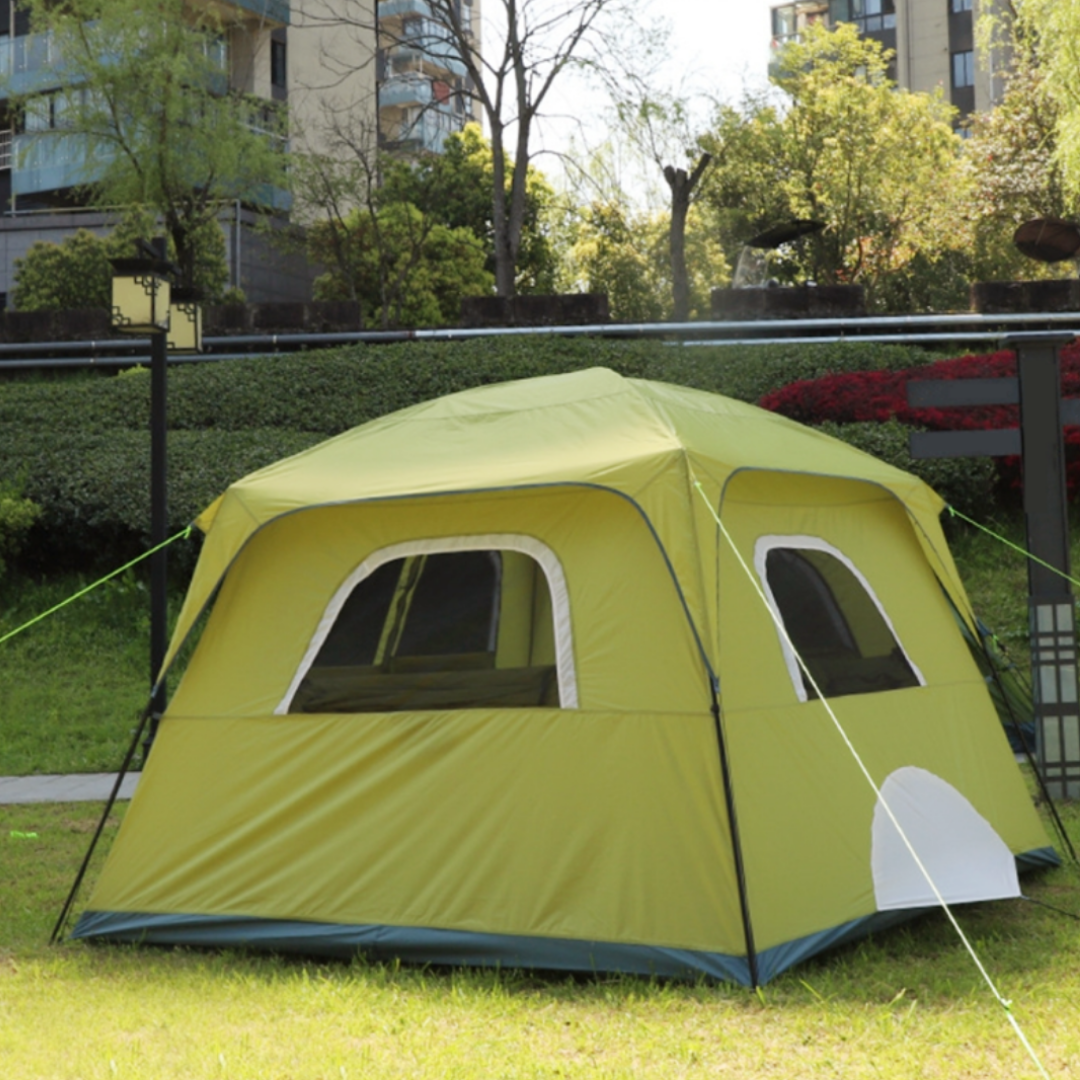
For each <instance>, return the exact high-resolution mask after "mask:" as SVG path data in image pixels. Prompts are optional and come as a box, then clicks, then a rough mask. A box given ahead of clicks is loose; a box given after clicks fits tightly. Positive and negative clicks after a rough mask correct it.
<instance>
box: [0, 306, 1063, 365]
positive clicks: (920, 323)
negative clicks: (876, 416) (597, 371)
mask: <svg viewBox="0 0 1080 1080" xmlns="http://www.w3.org/2000/svg"><path fill="white" fill-rule="evenodd" d="M1047 328H1056V329H1062V330H1066V331H1067V330H1075V331H1076V332H1077V333H1078V334H1080V311H1072V312H1054V313H1044V312H1026V313H1019V314H1013V315H905V316H870V317H865V318H843V319H784V320H769V321H765V320H762V321H747V322H687V323H598V324H593V325H587V326H516V327H481V328H465V327H439V328H434V329H421V330H358V331H350V332H339V333H289V334H240V335H228V336H213V337H206V338H204V339H203V352H202V353H199V354H196V355H187V356H175V357H170V358H169V361H170V363H174V364H179V363H207V362H213V361H221V360H236V359H242V358H250V357H252V356H260V355H277V354H282V353H290V352H300V351H304V350H308V349H326V348H336V347H341V346H344V345H372V346H375V345H384V344H390V343H394V342H406V341H470V340H473V339H475V338H483V337H525V336H528V335H535V336H543V337H604V338H624V339H625V338H638V339H643V338H656V339H660V340H662V341H663V342H664V344H665V345H667V346H670V347H676V348H677V347H685V348H693V347H705V346H719V345H740V346H753V345H776V344H783V345H803V344H805V345H810V344H826V343H836V342H852V343H860V342H861V343H865V344H871V343H886V342H890V343H894V344H906V345H932V344H934V343H939V344H946V343H956V344H957V345H958V346H962V345H964V344H969V345H976V344H978V345H982V344H994V343H998V342H1000V341H1001V339H1002V338H1003V337H1004V336H1005V335H1006V334H1009V335H1010V337H1011V338H1013V339H1015V338H1016V337H1017V336H1018V334H1020V335H1022V334H1024V333H1025V332H1029V333H1032V334H1037V333H1040V332H1042V331H1044V330H1046V329H1047ZM149 351H150V341H149V339H143V338H104V339H100V340H85V341H45V342H31V343H27V344H14V343H9V344H0V372H3V371H15V370H25V369H30V368H65V367H72V368H75V367H117V368H119V367H131V366H132V365H135V364H140V363H142V362H143V361H144V359H145V358H146V357H147V356H148V355H149Z"/></svg>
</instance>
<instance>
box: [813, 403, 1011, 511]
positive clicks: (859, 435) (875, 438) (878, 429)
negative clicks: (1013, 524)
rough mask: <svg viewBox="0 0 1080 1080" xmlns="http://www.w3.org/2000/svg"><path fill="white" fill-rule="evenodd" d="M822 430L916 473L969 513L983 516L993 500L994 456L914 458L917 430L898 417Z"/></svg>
mask: <svg viewBox="0 0 1080 1080" xmlns="http://www.w3.org/2000/svg"><path fill="white" fill-rule="evenodd" d="M818 430H819V431H823V432H825V434H827V435H832V436H834V437H835V438H837V439H843V441H844V442H846V443H850V444H851V445H852V446H854V447H857V448H858V449H859V450H864V451H865V452H866V453H868V454H873V455H874V457H876V458H880V459H881V460H882V461H886V462H888V463H889V464H890V465H895V466H896V467H897V468H898V469H904V470H905V471H906V472H910V473H914V474H915V475H916V476H917V477H919V479H920V480H923V481H925V482H926V483H927V484H929V485H930V486H931V487H932V488H933V489H934V490H935V491H936V492H937V493H938V494H939V495H940V496H941V497H942V498H943V499H944V500H945V501H946V502H947V503H948V504H949V505H950V506H952V507H953V508H954V509H956V510H959V511H960V512H961V513H962V514H967V515H968V516H973V517H981V516H983V515H984V514H985V513H986V509H987V507H988V506H991V505H992V504H993V502H994V487H995V483H996V479H997V472H996V470H995V468H994V461H993V459H992V458H913V457H912V456H911V452H910V451H909V450H908V438H909V436H910V435H911V432H912V431H914V430H917V429H915V428H912V427H911V426H910V425H908V424H901V423H900V422H899V421H898V420H888V421H886V422H884V423H872V422H871V423H860V424H834V423H831V422H829V423H824V424H821V425H819V427H818Z"/></svg>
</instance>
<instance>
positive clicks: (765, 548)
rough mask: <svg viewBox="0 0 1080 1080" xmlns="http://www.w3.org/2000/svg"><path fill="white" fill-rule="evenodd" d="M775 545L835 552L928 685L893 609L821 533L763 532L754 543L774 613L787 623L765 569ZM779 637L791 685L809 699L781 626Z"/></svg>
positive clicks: (802, 698)
mask: <svg viewBox="0 0 1080 1080" xmlns="http://www.w3.org/2000/svg"><path fill="white" fill-rule="evenodd" d="M774 548H796V549H802V550H809V551H823V552H825V554H827V555H831V556H832V557H833V558H834V559H839V560H840V562H842V563H843V564H844V565H845V566H846V567H847V568H848V569H849V570H850V571H851V572H852V573H853V574H854V575H855V577H856V579H857V580H858V582H859V584H860V585H861V586H862V587H863V588H864V589H865V590H866V595H867V596H869V597H870V599H871V600H873V602H874V606H875V607H876V608H877V609H878V613H879V614H880V615H881V617H882V618H883V619H884V620H885V625H886V626H887V627H888V628H889V632H890V633H891V634H892V636H893V640H894V641H895V642H896V644H897V645H898V646H899V647H900V651H901V652H902V653H903V654H904V659H905V660H906V661H907V662H908V664H909V665H910V666H911V670H912V671H913V672H914V673H915V678H916V679H918V681H919V685H920V686H925V685H926V679H924V678H923V673H922V672H921V671H920V670H919V668H918V666H917V665H916V664H915V661H914V660H912V659H911V656H910V655H909V654H908V651H907V649H905V648H904V643H903V642H902V641H901V640H900V635H899V634H898V633H897V632H896V627H895V626H893V623H892V619H890V618H889V613H888V612H887V611H886V610H885V608H884V607H883V606H882V603H881V601H880V600H879V599H878V596H877V593H876V592H874V590H873V589H872V588H871V587H870V582H869V581H867V580H866V578H865V576H864V575H863V573H862V571H860V570H859V568H858V567H857V566H856V565H855V564H854V563H853V562H852V561H851V560H850V559H849V558H848V557H847V556H846V555H845V554H844V553H843V552H842V551H840V550H839V549H838V548H835V547H833V545H832V544H830V543H828V542H827V541H825V540H822V539H821V538H820V537H819V536H759V537H758V539H757V543H755V545H754V569H755V570H757V575H758V580H759V581H760V582H761V587H762V589H763V590H764V592H765V596H766V599H768V601H769V607H770V608H771V609H772V612H773V615H774V616H775V617H776V619H777V620H778V621H779V623H780V625H781V626H783V625H784V617H783V615H781V614H780V605H779V604H777V602H776V597H775V596H773V591H772V588H771V587H770V585H769V578H768V575H767V574H766V573H765V560H766V559H767V558H768V556H769V552H770V551H772V550H773V549H774ZM777 637H779V639H780V649H781V651H782V652H783V654H784V663H785V665H786V666H787V670H788V675H790V676H791V685H792V686H794V687H795V693H796V695H797V696H798V698H799V700H800V701H808V700H809V697H808V695H807V693H806V686H805V685H804V684H803V678H802V668H800V667H799V662H798V660H796V659H795V653H794V650H793V649H792V648H791V644H790V643H789V641H788V639H787V637H786V635H784V634H781V633H780V632H779V630H777Z"/></svg>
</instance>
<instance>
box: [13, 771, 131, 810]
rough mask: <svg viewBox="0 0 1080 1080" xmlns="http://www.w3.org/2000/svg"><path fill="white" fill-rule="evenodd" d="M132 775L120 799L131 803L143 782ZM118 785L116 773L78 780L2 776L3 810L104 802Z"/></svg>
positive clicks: (84, 775) (80, 776) (80, 775)
mask: <svg viewBox="0 0 1080 1080" xmlns="http://www.w3.org/2000/svg"><path fill="white" fill-rule="evenodd" d="M140 775H141V774H140V773H137V772H129V773H128V774H127V775H126V776H125V777H124V782H123V783H122V784H121V785H120V794H119V795H118V798H120V799H130V798H131V796H132V795H133V794H134V793H135V785H136V784H138V782H139V776H140ZM115 783H116V773H78V774H76V775H74V776H0V806H4V805H12V804H14V803H38V802H52V803H59V802H104V801H105V800H106V799H107V798H108V797H109V793H110V792H111V791H112V789H113V784H115Z"/></svg>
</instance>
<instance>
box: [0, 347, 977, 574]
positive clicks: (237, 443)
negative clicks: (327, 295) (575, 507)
mask: <svg viewBox="0 0 1080 1080" xmlns="http://www.w3.org/2000/svg"><path fill="white" fill-rule="evenodd" d="M924 357H925V354H923V353H921V352H920V351H918V350H914V349H901V348H898V347H896V346H880V345H855V344H844V345H819V346H812V347H808V346H795V345H791V346H788V345H782V346H695V347H692V348H690V347H686V348H684V347H681V346H678V345H673V344H669V343H665V342H662V341H648V340H627V341H621V340H617V339H600V340H597V339H589V338H565V339H560V338H556V337H550V336H544V335H530V336H506V337H498V338H482V339H476V340H473V341H468V342H435V341H415V342H408V343H400V344H395V345H387V346H370V345H356V346H350V347H348V348H343V349H337V350H332V351H320V352H309V353H298V354H292V355H288V356H278V357H253V358H251V359H244V360H235V361H221V362H219V363H207V364H195V365H182V366H177V367H175V368H173V369H172V370H171V371H170V372H169V417H168V423H169V432H170V435H169V506H170V518H171V522H172V524H171V526H170V527H171V528H172V529H174V530H176V529H180V528H182V527H183V526H184V525H185V524H187V523H188V522H189V521H191V519H192V518H193V517H194V516H195V515H196V514H197V513H198V512H199V511H200V510H202V509H203V507H205V506H206V505H208V504H209V503H210V502H211V501H213V499H215V498H216V497H217V496H218V495H219V494H220V493H221V492H222V491H223V490H224V489H225V488H226V487H227V486H228V485H229V484H230V483H232V482H233V481H234V480H237V479H239V478H240V477H242V476H244V475H245V474H246V473H248V472H251V471H252V470H254V469H257V468H260V467H262V466H264V465H267V464H269V463H270V462H272V461H275V460H277V459H278V458H280V457H283V456H285V455H288V454H291V453H295V452H297V451H299V450H302V449H304V448H306V447H308V446H310V445H312V444H313V443H316V442H318V441H320V440H321V439H323V438H326V437H328V436H331V435H336V434H339V433H340V432H342V431H346V430H348V429H349V428H351V427H354V426H356V425H357V424H361V423H364V422H365V421H367V420H371V419H374V418H375V417H378V416H381V415H384V414H385V413H388V412H392V411H394V410H396V409H401V408H405V407H406V406H409V405H414V404H416V403H418V402H421V401H426V400H429V399H431V398H435V397H438V396H440V395H442V394H448V393H452V392H454V391H458V390H465V389H468V388H470V387H473V386H479V385H484V384H489V383H496V382H503V381H506V380H510V379H521V378H528V377H530V376H535V375H549V374H555V373H559V372H566V371H575V370H579V369H582V368H587V367H594V366H606V367H610V368H613V369H614V370H616V371H618V372H620V373H622V374H624V375H627V376H633V377H640V378H648V379H658V380H662V381H666V382H671V383H676V384H681V385H685V386H692V387H697V388H700V389H704V390H711V391H715V392H719V393H724V394H728V395H729V396H733V397H739V398H743V399H744V400H748V401H756V400H757V399H758V398H759V397H760V396H761V395H762V394H763V393H765V392H766V391H768V390H770V389H772V388H775V387H778V386H783V385H786V384H787V383H788V382H790V381H791V380H792V379H796V378H804V377H808V376H810V375H816V374H821V373H822V372H826V371H850V370H863V369H872V368H880V367H883V366H888V367H909V366H911V365H912V364H913V363H917V362H919V361H920V360H922V359H924ZM149 418H150V378H149V372H148V371H146V370H144V369H133V370H130V371H128V372H126V373H125V374H124V375H122V376H120V377H112V378H102V377H94V378H87V377H85V376H73V377H70V378H65V379H57V380H53V381H49V382H6V383H2V382H0V476H23V477H25V495H26V497H28V498H30V499H32V500H33V501H34V502H35V503H36V504H37V505H38V506H40V508H41V517H40V520H39V521H38V522H37V524H36V525H35V526H34V527H33V529H32V530H31V533H30V534H29V537H28V539H29V543H28V546H27V548H26V549H25V550H24V553H23V556H22V558H21V561H22V563H23V564H25V565H32V566H34V567H36V568H38V569H50V568H55V567H73V566H82V565H85V564H86V563H87V561H88V560H89V561H91V562H93V563H95V564H96V565H101V566H109V567H111V566H115V565H117V564H118V563H120V562H121V561H122V560H123V559H124V558H126V557H129V556H131V555H134V554H135V553H137V552H138V551H140V550H142V549H144V548H145V545H146V543H147V540H148V522H149V494H148V492H149V450H148V442H149V438H148V435H147V430H148V427H149ZM871 426H873V425H871ZM865 438H866V439H870V434H869V433H868V434H867V435H866V436H865ZM882 438H884V436H882ZM894 441H895V440H894ZM888 445H889V446H892V443H889V444H888ZM865 448H866V449H869V450H871V452H876V453H879V454H882V453H886V454H888V453H891V452H892V451H891V450H889V449H888V447H885V448H884V449H883V448H875V447H874V446H871V445H869V443H867V445H866V446H865ZM897 453H899V451H897ZM889 460H896V461H897V463H898V464H901V465H902V467H905V468H913V465H912V463H911V462H910V459H906V460H905V459H903V458H902V457H900V458H895V457H894V458H890V459H889ZM914 467H915V468H917V469H921V468H924V467H925V466H924V464H922V463H920V464H919V465H917V466H914ZM934 467H936V468H944V469H948V468H949V467H950V466H949V465H948V464H947V463H934ZM953 467H954V468H955V467H956V466H953ZM931 483H934V484H935V486H938V487H939V488H942V487H943V484H942V482H941V481H935V480H933V479H932V480H931ZM950 483H952V481H950ZM945 490H949V491H952V490H953V489H952V488H950V487H947V485H946V487H945ZM943 493H944V490H943ZM946 497H947V498H949V499H950V501H954V502H955V503H956V505H957V506H958V507H959V506H960V505H961V503H960V501H957V499H958V497H954V496H952V495H946ZM963 505H965V506H967V505H970V503H968V502H965V503H963Z"/></svg>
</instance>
